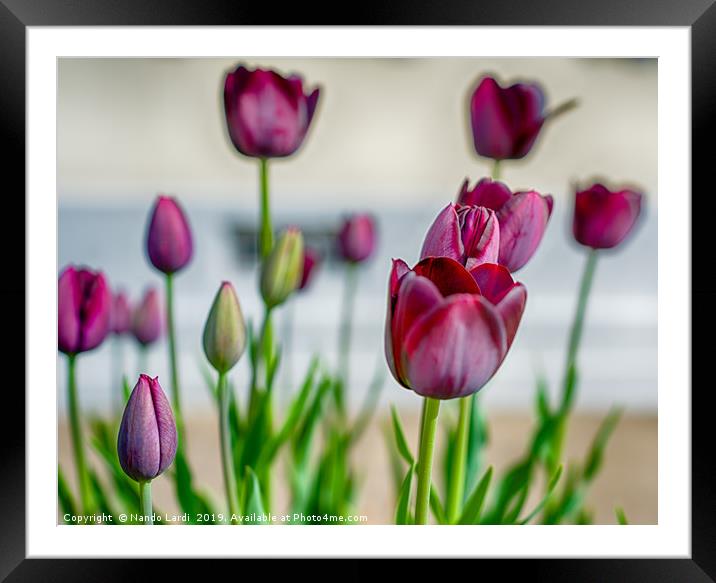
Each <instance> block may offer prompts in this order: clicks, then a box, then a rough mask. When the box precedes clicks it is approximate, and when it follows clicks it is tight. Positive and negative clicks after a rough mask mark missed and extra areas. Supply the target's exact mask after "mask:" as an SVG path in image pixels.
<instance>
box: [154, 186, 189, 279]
mask: <svg viewBox="0 0 716 583" xmlns="http://www.w3.org/2000/svg"><path fill="white" fill-rule="evenodd" d="M193 253H194V245H193V243H192V237H191V229H190V228H189V223H188V221H187V219H186V216H185V215H184V212H183V211H182V209H181V207H180V206H179V203H178V202H177V201H176V199H174V198H172V197H169V196H159V197H157V200H156V202H155V204H154V209H153V210H152V216H151V220H150V222H149V229H148V230H147V254H148V255H149V260H150V261H151V262H152V265H154V267H156V268H157V269H158V270H159V271H161V272H163V273H175V272H177V271H179V270H180V269H183V268H184V267H185V266H186V265H187V263H189V261H190V260H191V257H192V255H193Z"/></svg>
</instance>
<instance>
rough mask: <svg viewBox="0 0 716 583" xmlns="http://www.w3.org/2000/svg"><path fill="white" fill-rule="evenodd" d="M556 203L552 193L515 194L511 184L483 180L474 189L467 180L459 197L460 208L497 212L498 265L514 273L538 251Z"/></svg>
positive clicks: (525, 192) (534, 191) (531, 191)
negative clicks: (484, 209)
mask: <svg viewBox="0 0 716 583" xmlns="http://www.w3.org/2000/svg"><path fill="white" fill-rule="evenodd" d="M553 204H554V201H553V199H552V197H551V196H550V195H549V194H547V195H541V194H540V193H539V192H537V191H536V190H528V191H523V192H515V193H514V194H513V193H512V191H511V190H510V189H509V188H508V187H507V185H505V184H504V183H502V182H498V181H493V180H491V179H489V178H483V179H482V180H480V181H479V182H478V183H477V184H476V185H475V187H474V188H473V189H472V190H471V189H470V188H469V183H468V180H465V181H464V182H463V184H462V188H461V190H460V194H459V195H458V205H465V206H481V207H486V208H489V209H492V210H494V211H495V212H496V214H497V221H498V223H499V224H500V250H499V254H498V258H497V263H499V264H500V265H504V266H505V267H507V269H509V270H510V271H513V272H514V271H517V270H518V269H521V268H522V267H524V266H525V265H526V264H527V262H528V261H529V260H530V259H531V258H532V256H533V255H534V253H535V251H537V247H538V246H539V244H540V242H541V241H542V237H543V235H544V233H545V231H546V230H547V222H548V221H549V217H550V216H551V214H552V207H553ZM436 222H437V221H436Z"/></svg>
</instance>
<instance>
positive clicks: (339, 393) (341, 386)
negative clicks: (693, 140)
mask: <svg viewBox="0 0 716 583" xmlns="http://www.w3.org/2000/svg"><path fill="white" fill-rule="evenodd" d="M357 284H358V266H357V264H355V263H347V264H346V279H345V287H344V290H343V305H342V314H341V323H340V330H339V335H338V375H339V377H340V379H341V382H340V383H336V384H335V385H334V386H335V399H336V407H337V408H338V412H339V413H340V414H341V415H344V414H345V391H346V388H347V386H348V380H349V374H350V350H351V334H352V328H353V312H354V309H355V296H356V287H357Z"/></svg>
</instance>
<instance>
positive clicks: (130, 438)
mask: <svg viewBox="0 0 716 583" xmlns="http://www.w3.org/2000/svg"><path fill="white" fill-rule="evenodd" d="M176 451H177V428H176V423H175V421H174V414H173V413H172V409H171V407H170V405H169V401H168V400H167V397H166V395H165V394H164V391H162V387H161V386H160V385H159V380H158V379H157V378H151V377H149V376H147V375H145V374H142V375H139V380H138V381H137V384H136V386H135V387H134V390H133V391H132V394H131V395H130V396H129V400H128V401H127V406H126V407H125V409H124V415H122V422H121V424H120V426H119V435H118V437H117V454H118V457H119V464H120V465H121V466H122V469H123V470H124V473H125V474H127V475H128V476H129V477H130V478H132V479H133V480H136V481H137V482H146V481H147V480H153V479H154V478H156V477H157V476H158V475H159V474H161V473H162V472H163V471H164V470H166V469H167V468H168V467H169V466H170V465H171V463H172V462H173V461H174V456H175V455H176Z"/></svg>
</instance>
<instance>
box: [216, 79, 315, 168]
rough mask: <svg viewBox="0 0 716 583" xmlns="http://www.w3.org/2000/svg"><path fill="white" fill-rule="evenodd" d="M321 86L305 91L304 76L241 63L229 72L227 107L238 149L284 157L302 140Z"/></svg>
mask: <svg viewBox="0 0 716 583" xmlns="http://www.w3.org/2000/svg"><path fill="white" fill-rule="evenodd" d="M318 95H319V90H318V89H314V90H313V91H312V92H311V93H310V94H306V93H304V88H303V79H302V78H301V77H299V76H297V75H291V76H289V77H283V76H281V75H280V74H278V73H277V72H276V71H271V70H268V71H267V70H263V69H255V70H253V71H252V70H249V69H247V68H246V67H244V66H243V65H239V66H238V67H237V68H236V69H235V70H234V71H233V72H231V73H229V74H228V75H227V76H226V80H225V82H224V109H225V113H226V125H227V127H228V130H229V136H230V137H231V141H232V142H233V144H234V146H235V147H236V149H237V150H238V151H239V152H241V153H242V154H244V155H245V156H251V157H254V158H281V157H284V156H290V155H291V154H293V153H294V152H295V151H296V150H297V149H298V148H299V147H300V146H301V144H302V143H303V140H304V138H305V137H306V133H307V132H308V128H309V126H310V125H311V120H312V119H313V114H314V113H315V111H316V105H317V104H318Z"/></svg>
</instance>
